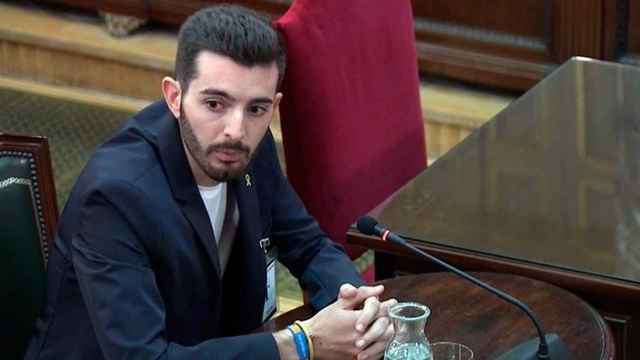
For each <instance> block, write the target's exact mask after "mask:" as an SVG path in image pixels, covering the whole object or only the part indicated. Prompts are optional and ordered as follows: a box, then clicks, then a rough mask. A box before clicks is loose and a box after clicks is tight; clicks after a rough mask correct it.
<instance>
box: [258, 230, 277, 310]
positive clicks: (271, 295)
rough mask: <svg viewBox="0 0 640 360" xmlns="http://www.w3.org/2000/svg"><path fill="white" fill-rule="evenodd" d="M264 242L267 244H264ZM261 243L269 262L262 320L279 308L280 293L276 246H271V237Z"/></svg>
mask: <svg viewBox="0 0 640 360" xmlns="http://www.w3.org/2000/svg"><path fill="white" fill-rule="evenodd" d="M263 244H265V245H264V246H263ZM260 245H261V246H262V249H263V251H265V259H266V263H267V271H266V273H267V284H266V291H265V299H264V309H263V311H262V322H265V321H267V320H269V318H270V317H271V316H273V314H275V313H276V311H277V310H278V294H277V288H276V258H277V253H276V247H275V246H271V247H269V246H268V245H269V238H265V239H262V240H260Z"/></svg>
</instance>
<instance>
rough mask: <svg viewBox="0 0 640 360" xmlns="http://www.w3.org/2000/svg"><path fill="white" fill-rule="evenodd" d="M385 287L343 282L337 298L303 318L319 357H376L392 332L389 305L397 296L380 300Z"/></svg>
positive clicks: (393, 302)
mask: <svg viewBox="0 0 640 360" xmlns="http://www.w3.org/2000/svg"><path fill="white" fill-rule="evenodd" d="M383 291H384V287H383V286H382V285H378V286H361V287H359V288H355V287H354V286H352V285H350V284H343V285H342V286H341V287H340V293H339V294H338V298H337V300H336V301H335V302H334V303H332V304H331V305H329V306H327V307H325V308H324V309H322V310H321V311H320V312H318V313H317V314H316V315H315V316H314V317H312V318H310V319H308V320H306V321H304V323H305V325H306V326H307V327H308V328H309V329H310V333H311V336H312V339H313V344H314V348H315V354H316V358H317V359H319V360H322V359H352V358H356V359H358V360H364V359H377V358H380V356H381V355H382V353H383V352H384V348H385V346H386V344H387V342H388V341H389V340H390V339H391V338H392V336H393V326H392V324H391V322H390V320H389V316H388V312H389V308H390V307H391V306H392V305H394V304H396V303H397V301H396V300H395V299H390V300H387V301H384V302H381V301H379V300H378V296H379V295H381V294H382V292H383Z"/></svg>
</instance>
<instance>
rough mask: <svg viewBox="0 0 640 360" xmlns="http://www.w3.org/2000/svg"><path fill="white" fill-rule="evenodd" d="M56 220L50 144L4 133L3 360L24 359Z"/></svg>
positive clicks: (0, 238)
mask: <svg viewBox="0 0 640 360" xmlns="http://www.w3.org/2000/svg"><path fill="white" fill-rule="evenodd" d="M57 218H58V208H57V204H56V196H55V188H54V184H53V171H52V168H51V159H50V155H49V145H48V142H47V139H46V138H45V137H37V136H26V135H9V134H2V133H0V287H1V289H0V303H1V304H2V310H0V313H1V314H2V316H1V317H0V318H1V319H2V321H1V324H2V326H1V327H0V328H1V329H2V330H0V337H1V338H2V339H4V343H5V344H7V345H5V346H4V347H3V356H2V357H3V358H5V359H22V358H23V357H24V351H25V349H26V347H27V345H28V342H29V338H30V336H31V334H32V332H33V329H34V324H35V320H36V318H37V317H38V314H39V313H40V310H41V307H42V305H43V303H44V300H45V285H46V264H47V256H48V249H49V245H50V242H51V239H52V237H53V232H54V229H55V226H56V222H57ZM7 340H8V341H7ZM7 351H8V353H7Z"/></svg>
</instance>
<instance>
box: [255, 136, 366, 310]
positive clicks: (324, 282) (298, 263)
mask: <svg viewBox="0 0 640 360" xmlns="http://www.w3.org/2000/svg"><path fill="white" fill-rule="evenodd" d="M265 141H266V143H265V144H264V146H265V147H266V150H267V152H268V153H270V154H271V161H270V162H269V163H270V164H271V168H272V169H271V171H272V174H273V178H274V181H275V185H273V186H272V189H274V190H275V191H274V195H273V198H272V208H271V237H272V238H273V241H274V243H275V244H276V246H277V247H278V259H279V260H280V261H281V262H282V263H283V264H284V265H285V266H287V268H288V269H289V271H291V273H292V274H293V275H294V276H295V277H297V278H298V280H299V281H300V283H301V286H302V287H303V288H304V289H306V290H308V291H309V294H310V297H309V300H310V303H311V305H312V306H313V307H314V308H315V309H316V310H319V309H321V308H323V307H325V306H327V305H329V304H330V303H331V302H333V301H334V300H335V299H336V297H337V295H338V291H339V289H340V286H341V285H342V284H345V283H349V284H352V285H354V286H361V285H363V284H364V282H363V281H362V278H361V277H360V274H359V273H358V271H357V269H356V267H355V265H354V264H353V262H352V261H351V259H349V257H348V256H347V255H346V253H345V252H344V249H343V248H342V246H340V245H338V244H336V243H335V242H333V241H331V240H330V239H329V238H328V237H327V235H326V234H325V233H324V232H323V231H322V230H321V229H320V226H319V224H318V222H317V221H316V220H315V219H314V218H313V217H312V216H311V215H310V214H309V212H308V211H307V209H306V208H305V206H304V204H303V203H302V201H301V200H300V198H299V197H298V195H297V194H296V192H295V191H294V189H293V187H292V186H291V184H290V183H289V181H288V180H287V179H286V178H285V176H284V174H283V173H282V170H281V167H280V164H279V162H278V158H277V155H276V149H275V143H274V141H273V138H272V137H271V136H268V137H266V138H265Z"/></svg>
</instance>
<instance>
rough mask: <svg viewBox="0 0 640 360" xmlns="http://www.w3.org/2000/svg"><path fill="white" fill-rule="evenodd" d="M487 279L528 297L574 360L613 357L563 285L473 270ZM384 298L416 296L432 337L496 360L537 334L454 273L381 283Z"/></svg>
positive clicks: (301, 314)
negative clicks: (426, 314)
mask: <svg viewBox="0 0 640 360" xmlns="http://www.w3.org/2000/svg"><path fill="white" fill-rule="evenodd" d="M475 275H476V276H478V277H479V278H481V279H482V280H484V281H486V282H487V283H489V284H491V285H493V286H496V287H498V288H500V289H501V290H504V291H506V292H508V293H510V294H512V295H514V296H515V297H516V298H518V299H520V300H522V301H524V302H525V303H526V304H527V305H529V306H530V308H531V309H532V310H533V311H534V312H536V313H537V315H538V317H539V319H540V321H541V323H542V328H543V330H544V331H545V332H546V333H557V334H558V335H559V336H560V337H561V339H562V340H563V341H564V343H565V344H566V345H567V347H568V348H569V350H570V351H571V352H572V354H573V355H574V359H575V360H604V359H606V360H609V359H614V351H615V350H614V348H615V347H614V344H613V338H612V335H611V332H610V331H609V328H608V327H607V325H606V324H605V322H604V320H603V319H602V317H601V316H600V315H599V314H598V312H597V311H595V310H594V309H593V308H592V307H591V306H589V305H588V304H587V303H586V302H584V301H583V300H581V299H580V298H578V297H577V296H575V295H573V294H571V293H570V292H568V291H566V290H563V289H561V288H559V287H556V286H553V285H550V284H547V283H544V282H541V281H537V280H533V279H530V278H526V277H521V276H516V275H509V274H498V273H475ZM381 283H382V284H385V287H386V290H385V293H384V296H383V298H384V299H387V298H390V297H395V298H396V299H398V300H399V301H416V302H420V303H423V304H425V305H427V306H429V308H431V311H432V313H431V316H430V317H429V319H428V321H427V325H426V334H427V337H428V338H429V340H430V341H431V342H435V341H445V340H447V341H455V342H460V343H463V344H466V345H467V346H469V347H470V348H471V349H473V351H474V353H475V359H476V360H482V359H494V358H495V357H497V356H499V355H500V354H503V353H505V352H506V351H507V350H509V349H510V348H512V347H514V346H515V345H517V344H519V343H521V342H524V341H526V340H529V339H531V338H534V337H535V336H536V332H535V329H534V326H533V324H532V323H531V321H530V320H529V318H528V317H527V316H526V315H525V314H524V313H523V312H522V311H520V310H519V309H518V308H516V307H515V306H513V305H511V304H509V303H506V302H504V301H502V300H501V299H498V298H497V297H495V296H494V295H493V294H491V293H489V292H487V291H485V290H483V289H481V288H479V287H477V286H475V285H473V284H471V283H469V282H468V281H466V280H463V279H461V278H459V277H457V276H456V275H454V274H451V273H430V274H420V275H410V276H403V277H398V278H395V279H390V280H385V281H382V282H381ZM312 314H313V312H312V310H311V308H310V307H309V306H308V305H305V306H302V307H299V308H296V309H293V310H291V311H289V312H287V313H285V314H282V315H281V316H279V317H277V318H275V319H273V320H271V321H269V322H268V323H266V324H265V325H264V326H263V328H262V329H260V330H263V331H271V332H272V331H276V330H279V329H283V328H285V327H286V326H287V325H288V324H290V323H291V322H293V321H294V320H299V319H305V318H308V317H310V316H312Z"/></svg>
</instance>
